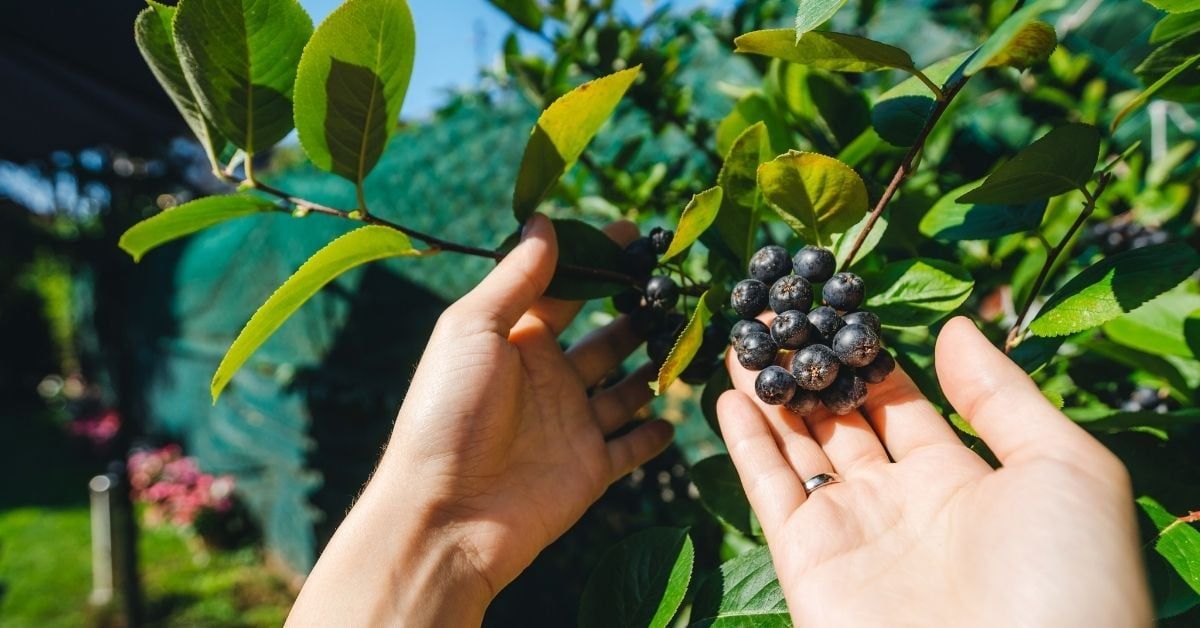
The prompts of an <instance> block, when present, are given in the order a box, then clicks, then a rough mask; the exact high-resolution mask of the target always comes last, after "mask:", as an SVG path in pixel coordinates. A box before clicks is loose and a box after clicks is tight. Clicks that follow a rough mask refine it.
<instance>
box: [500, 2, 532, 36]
mask: <svg viewBox="0 0 1200 628" xmlns="http://www.w3.org/2000/svg"><path fill="white" fill-rule="evenodd" d="M488 2H491V3H492V6H494V7H496V8H497V9H500V10H501V11H504V12H505V13H507V14H508V16H509V17H511V18H512V20H513V21H514V22H516V23H517V24H520V25H521V26H524V27H525V28H527V29H529V30H531V31H534V32H538V31H540V30H542V19H543V18H542V10H541V9H540V8H538V5H537V0H488Z"/></svg>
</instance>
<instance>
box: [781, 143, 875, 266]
mask: <svg viewBox="0 0 1200 628" xmlns="http://www.w3.org/2000/svg"><path fill="white" fill-rule="evenodd" d="M758 186H759V188H761V189H762V194H763V197H764V198H765V199H766V200H767V204H768V205H770V206H771V208H772V209H774V210H775V211H776V212H778V213H779V215H780V216H781V217H782V218H783V220H784V222H786V223H787V224H788V226H789V227H791V228H792V230H793V231H795V232H796V233H797V234H798V235H800V236H801V237H802V238H804V239H805V240H807V241H809V242H814V243H816V244H818V245H821V244H824V245H828V244H830V243H832V241H833V236H835V235H838V234H840V233H843V232H845V231H846V230H847V229H849V228H850V227H852V226H854V224H855V223H856V222H858V221H859V220H860V219H862V217H863V215H864V214H866V212H867V188H866V186H864V185H863V181H862V179H861V178H860V177H859V176H858V173H856V172H854V170H853V169H851V168H850V167H849V166H847V165H846V164H844V163H842V162H840V161H838V160H836V159H834V158H832V157H827V156H825V155H820V154H817V153H804V152H800V151H788V153H787V154H784V155H780V156H779V157H776V158H775V159H774V160H772V161H769V162H767V163H765V164H763V165H762V166H760V167H759V169H758Z"/></svg>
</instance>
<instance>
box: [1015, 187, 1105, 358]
mask: <svg viewBox="0 0 1200 628" xmlns="http://www.w3.org/2000/svg"><path fill="white" fill-rule="evenodd" d="M1111 180H1112V175H1111V174H1109V173H1107V172H1105V173H1104V174H1102V175H1100V180H1099V181H1097V182H1096V190H1095V191H1094V192H1088V191H1087V190H1084V191H1083V192H1084V197H1085V199H1086V200H1085V201H1084V204H1083V211H1081V212H1079V216H1078V217H1077V218H1076V219H1075V222H1074V223H1072V224H1071V227H1070V228H1069V229H1067V233H1066V234H1065V235H1063V237H1062V240H1060V241H1059V242H1058V244H1057V245H1056V246H1055V247H1054V248H1052V249H1049V250H1048V251H1047V252H1046V263H1044V264H1042V270H1041V271H1040V272H1038V276H1037V279H1035V280H1034V281H1033V286H1032V287H1031V288H1030V289H1029V294H1027V295H1025V303H1024V304H1023V305H1022V306H1021V311H1020V312H1018V313H1017V320H1016V322H1014V323H1013V326H1012V329H1009V330H1008V337H1007V338H1006V339H1005V340H1004V352H1005V353H1009V352H1011V351H1012V349H1013V347H1015V346H1017V341H1018V340H1019V338H1020V335H1021V325H1022V324H1023V323H1024V322H1025V317H1027V316H1028V315H1029V309H1030V308H1032V307H1033V302H1034V300H1035V299H1037V296H1038V294H1039V293H1041V291H1042V287H1043V286H1045V285H1046V279H1048V278H1049V276H1050V271H1051V270H1052V269H1053V268H1054V265H1055V263H1056V262H1057V261H1058V258H1059V256H1060V255H1062V253H1063V251H1064V250H1065V249H1066V248H1067V245H1068V244H1070V243H1071V240H1072V239H1074V238H1075V233H1076V232H1078V231H1079V229H1080V227H1082V226H1083V223H1085V222H1087V219H1088V217H1090V216H1091V215H1092V211H1093V210H1095V209H1096V200H1097V199H1099V198H1100V194H1101V193H1102V192H1104V188H1106V187H1108V182H1109V181H1111ZM1042 241H1043V242H1045V241H1046V239H1045V237H1044V236H1043V237H1042Z"/></svg>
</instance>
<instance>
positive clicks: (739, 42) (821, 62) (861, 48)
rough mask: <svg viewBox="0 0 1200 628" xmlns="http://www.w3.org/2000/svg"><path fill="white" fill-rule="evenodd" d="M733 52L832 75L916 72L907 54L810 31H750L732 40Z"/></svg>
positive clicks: (851, 37)
mask: <svg viewBox="0 0 1200 628" xmlns="http://www.w3.org/2000/svg"><path fill="white" fill-rule="evenodd" d="M733 43H734V45H735V46H736V48H735V52H743V53H750V54H758V55H763V56H767V57H775V58H776V59H782V60H784V61H787V62H790V63H799V64H801V65H810V66H812V67H815V68H821V69H823V70H833V71H836V72H870V71H872V70H885V69H888V68H897V69H900V70H905V71H907V72H916V68H915V67H913V60H912V57H910V56H908V53H907V52H905V51H903V50H901V49H899V48H896V47H895V46H889V45H887V44H883V43H880V42H877V41H873V40H870V39H867V38H865V37H856V36H854V35H843V34H842V33H831V32H823V31H813V32H811V33H806V34H805V35H804V36H803V37H801V38H799V39H797V38H796V37H795V31H793V30H792V29H789V28H780V29H775V30H766V31H754V32H753V33H746V34H745V35H742V36H740V37H738V38H737V39H735V40H733Z"/></svg>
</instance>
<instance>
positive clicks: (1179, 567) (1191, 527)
mask: <svg viewBox="0 0 1200 628" xmlns="http://www.w3.org/2000/svg"><path fill="white" fill-rule="evenodd" d="M1137 503H1138V505H1139V506H1141V507H1142V511H1143V512H1145V513H1146V516H1148V517H1150V520H1151V521H1153V522H1154V527H1155V528H1157V529H1158V538H1157V539H1156V540H1155V542H1154V549H1155V550H1157V551H1158V553H1159V555H1160V556H1162V557H1163V558H1165V559H1166V560H1167V562H1168V563H1170V564H1171V566H1172V567H1174V568H1175V572H1176V573H1178V574H1179V576H1180V577H1181V578H1183V580H1184V582H1186V583H1187V584H1188V585H1189V586H1191V587H1192V590H1194V591H1196V592H1197V593H1200V530H1197V529H1196V526H1195V524H1194V523H1193V522H1191V521H1186V520H1185V518H1183V517H1176V516H1175V515H1172V514H1171V513H1170V512H1168V511H1167V509H1166V508H1163V507H1162V505H1161V504H1159V503H1158V502H1157V501H1155V500H1154V499H1152V498H1150V497H1147V496H1142V497H1139V498H1138V499H1137ZM1193 514H1194V513H1193ZM1187 519H1192V517H1190V516H1189V517H1187Z"/></svg>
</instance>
